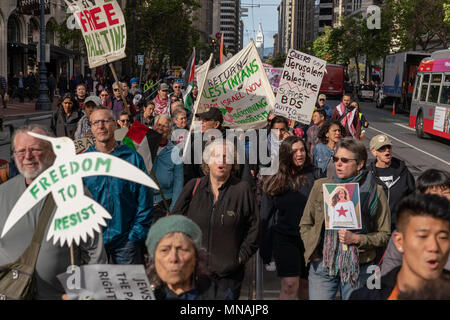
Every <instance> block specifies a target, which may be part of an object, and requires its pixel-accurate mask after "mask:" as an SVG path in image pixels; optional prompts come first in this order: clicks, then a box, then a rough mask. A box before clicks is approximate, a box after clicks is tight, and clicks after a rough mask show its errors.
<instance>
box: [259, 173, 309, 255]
mask: <svg viewBox="0 0 450 320" xmlns="http://www.w3.org/2000/svg"><path fill="white" fill-rule="evenodd" d="M305 175H306V178H307V180H308V183H307V185H305V186H302V187H301V188H300V189H299V190H298V191H293V190H292V189H289V191H287V192H285V193H283V194H280V195H276V196H269V195H268V194H266V193H263V197H262V202H261V243H260V250H259V253H260V256H261V258H262V259H263V262H264V263H269V262H270V259H271V256H272V232H273V231H276V232H278V233H282V234H285V235H289V236H294V237H295V236H297V237H300V227H299V225H300V219H301V218H302V214H303V209H304V208H305V205H306V202H307V201H308V197H309V193H310V192H311V189H312V186H313V184H314V170H313V168H312V167H308V168H307V169H306V172H305ZM300 241H301V240H300Z"/></svg>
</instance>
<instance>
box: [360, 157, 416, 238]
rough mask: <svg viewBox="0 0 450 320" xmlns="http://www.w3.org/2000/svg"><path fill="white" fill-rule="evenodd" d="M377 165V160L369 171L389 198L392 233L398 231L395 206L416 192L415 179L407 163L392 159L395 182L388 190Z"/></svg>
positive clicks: (372, 163)
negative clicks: (380, 176)
mask: <svg viewBox="0 0 450 320" xmlns="http://www.w3.org/2000/svg"><path fill="white" fill-rule="evenodd" d="M375 163H376V159H375V160H374V161H372V162H371V163H370V166H369V170H370V171H371V172H372V174H373V176H374V177H375V181H376V182H377V184H379V185H380V186H382V187H383V190H384V192H385V193H386V196H387V198H388V202H389V209H391V231H393V230H394V229H396V227H395V225H396V222H397V213H396V212H395V206H396V205H397V203H399V202H400V200H401V199H403V198H404V197H406V196H408V195H409V194H411V193H413V192H414V189H415V182H414V177H413V175H412V174H411V172H409V170H408V168H407V167H406V165H405V162H403V161H402V160H400V159H397V158H394V157H392V163H391V168H393V169H394V177H393V178H394V181H393V183H392V185H391V186H390V187H389V188H388V186H387V185H386V184H385V183H384V182H383V181H381V180H380V178H379V176H378V174H377V171H376V168H375Z"/></svg>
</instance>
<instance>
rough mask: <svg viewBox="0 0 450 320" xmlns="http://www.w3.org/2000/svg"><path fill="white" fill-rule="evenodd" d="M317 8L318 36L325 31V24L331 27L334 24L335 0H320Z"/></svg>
mask: <svg viewBox="0 0 450 320" xmlns="http://www.w3.org/2000/svg"><path fill="white" fill-rule="evenodd" d="M317 9H318V10H317V11H318V12H317V13H318V15H317V22H318V28H317V33H318V35H317V36H319V35H320V34H322V33H323V32H324V30H325V26H329V27H331V26H332V25H333V0H320V1H319V4H318V6H317ZM317 36H316V37H315V38H317Z"/></svg>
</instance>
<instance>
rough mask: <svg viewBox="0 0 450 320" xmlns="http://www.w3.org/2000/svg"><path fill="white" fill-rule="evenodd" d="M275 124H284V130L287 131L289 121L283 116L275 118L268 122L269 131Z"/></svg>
mask: <svg viewBox="0 0 450 320" xmlns="http://www.w3.org/2000/svg"><path fill="white" fill-rule="evenodd" d="M275 123H284V124H285V125H286V129H289V121H288V119H286V118H285V117H283V116H275V117H274V118H273V119H272V120H271V121H270V129H272V128H273V126H274V124H275Z"/></svg>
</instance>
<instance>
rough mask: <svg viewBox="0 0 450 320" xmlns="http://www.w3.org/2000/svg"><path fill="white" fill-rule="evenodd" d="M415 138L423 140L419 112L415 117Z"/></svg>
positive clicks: (421, 116)
mask: <svg viewBox="0 0 450 320" xmlns="http://www.w3.org/2000/svg"><path fill="white" fill-rule="evenodd" d="M416 136H417V137H418V138H420V139H423V138H424V136H425V135H424V133H423V113H422V112H419V114H418V115H417V118H416Z"/></svg>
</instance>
